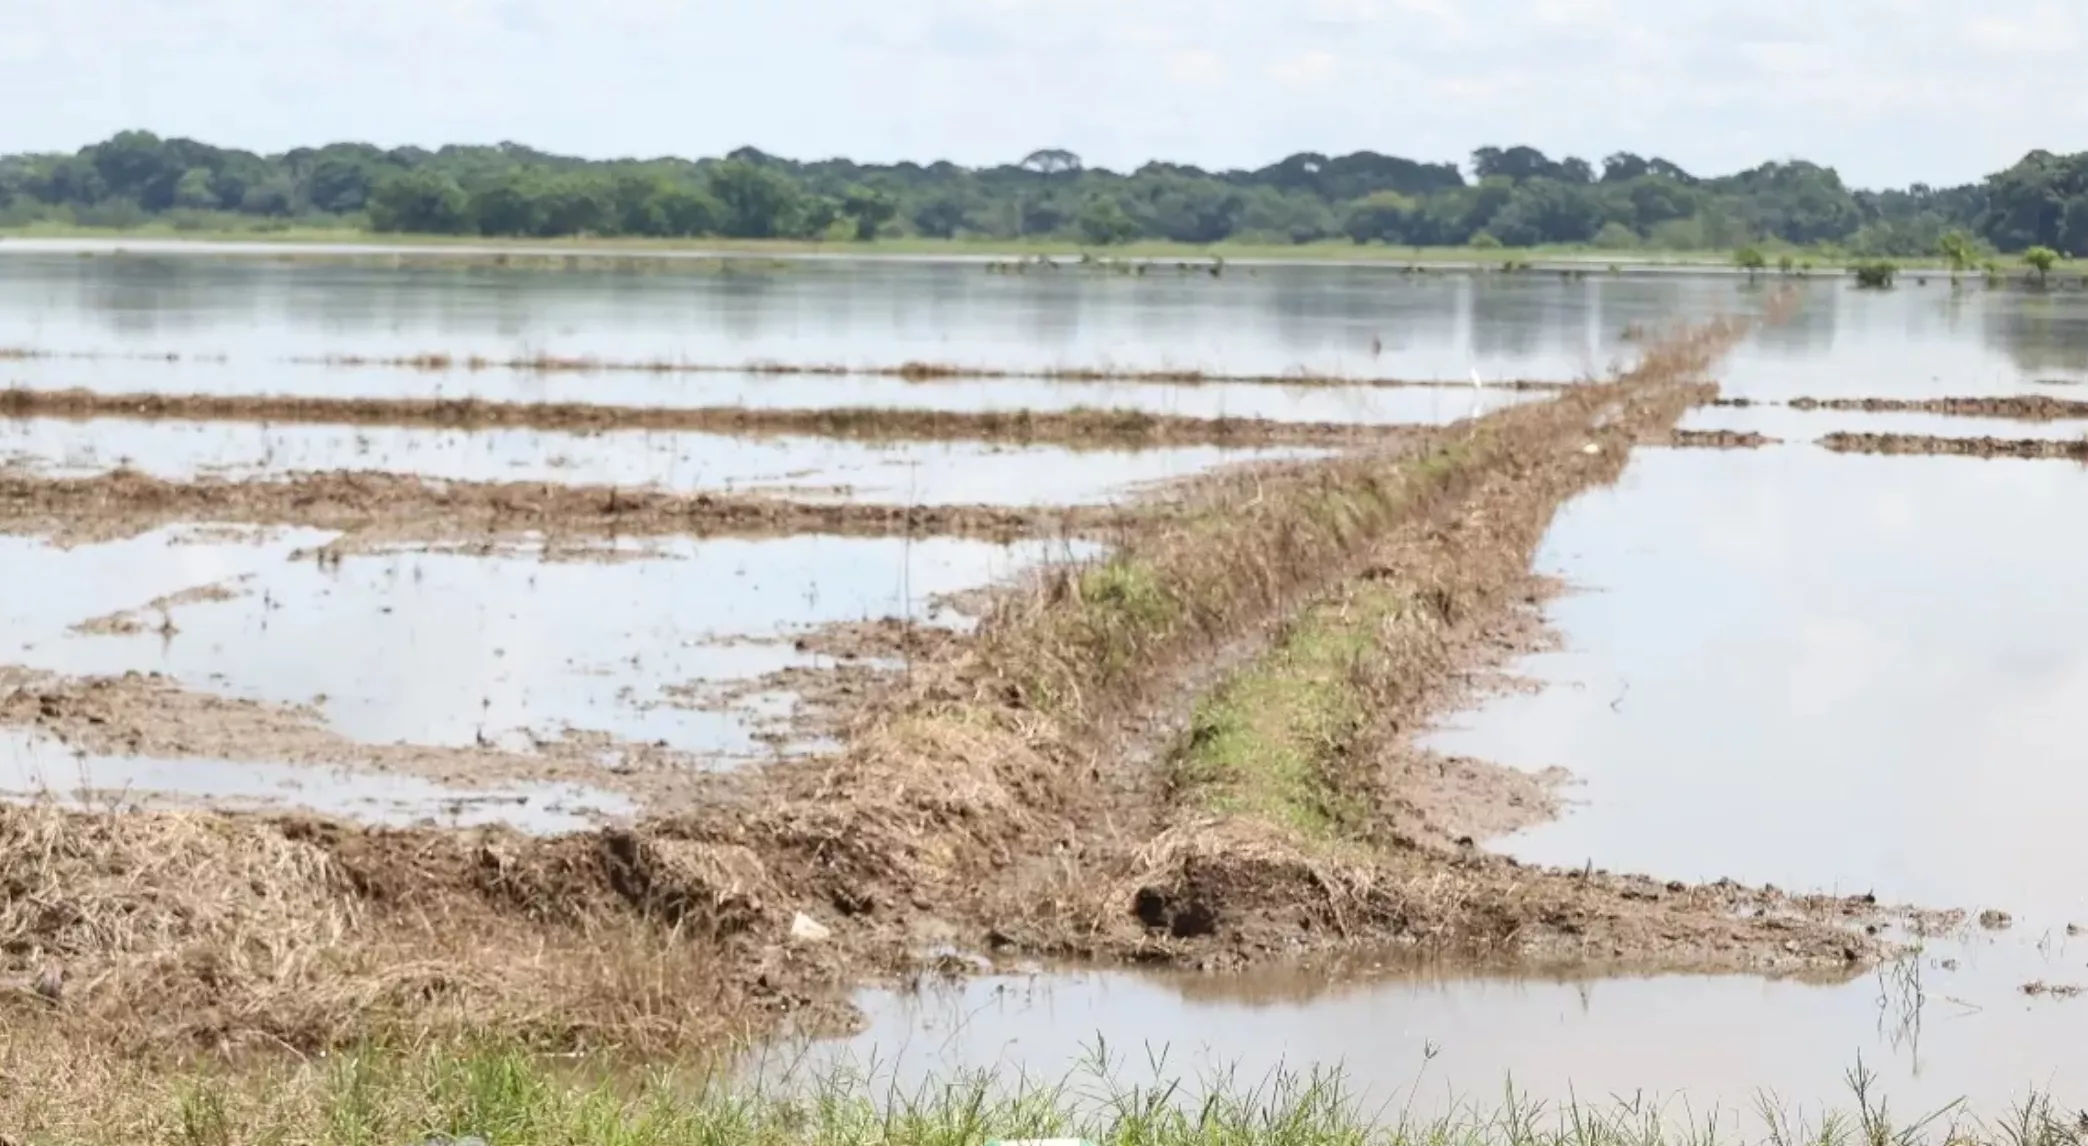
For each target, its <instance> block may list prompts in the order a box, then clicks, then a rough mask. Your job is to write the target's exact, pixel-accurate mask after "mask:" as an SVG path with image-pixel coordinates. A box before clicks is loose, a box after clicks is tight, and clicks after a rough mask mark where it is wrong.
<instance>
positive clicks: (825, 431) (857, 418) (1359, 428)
mask: <svg viewBox="0 0 2088 1146" xmlns="http://www.w3.org/2000/svg"><path fill="white" fill-rule="evenodd" d="M0 415H5V416H7V417H12V418H71V419H89V418H92V419H105V420H106V419H130V420H139V421H183V422H201V423H206V424H210V425H213V426H218V425H222V424H223V423H236V422H263V423H271V424H273V423H301V424H308V425H326V426H381V427H406V426H419V427H428V428H433V429H453V430H495V429H505V430H525V429H526V430H547V431H561V432H564V433H569V434H607V435H612V436H616V435H622V436H623V437H622V440H625V441H629V440H630V439H631V437H632V436H634V435H635V432H637V431H651V432H653V433H655V434H660V433H663V432H678V433H683V434H688V435H692V436H693V435H696V434H704V435H712V436H717V435H738V436H761V435H769V436H774V435H796V436H799V437H812V436H816V437H822V438H841V439H850V440H862V441H872V442H889V441H906V440H914V441H940V440H948V439H978V440H982V441H1005V442H1012V443H1017V444H1029V443H1036V442H1049V443H1054V444H1062V445H1066V446H1069V447H1076V448H1082V449H1101V448H1110V447H1117V448H1121V447H1125V446H1160V445H1183V444H1187V445H1219V446H1236V447H1246V446H1256V445H1354V444H1359V443H1366V442H1371V441H1373V440H1377V439H1380V438H1382V436H1383V435H1384V434H1386V433H1387V432H1388V431H1384V430H1380V429H1376V428H1373V427H1371V426H1369V425H1361V424H1358V423H1356V422H1353V421H1336V422H1305V421H1295V420H1277V419H1271V418H1254V417H1224V416H1219V417H1195V416H1189V415H1179V414H1154V413H1147V412H1145V411H1142V410H1138V409H1135V408H1133V409H1071V410H1033V409H1022V410H1013V411H1000V410H979V411H964V410H909V409H899V408H888V407H877V406H860V407H853V408H836V407H822V408H819V409H802V410H798V409H762V408H754V407H748V406H744V405H735V406H717V407H701V406H690V407H672V406H606V405H597V404H591V403H584V402H519V401H516V402H496V401H488V400H486V399H483V398H469V397H467V398H425V397H420V398H411V397H393V398H373V397H341V396H331V395H326V396H321V395H295V394H278V395H256V396H237V395H223V394H167V393H151V392H147V393H137V394H109V393H102V392H98V391H94V390H81V389H74V390H29V389H23V388H19V387H17V388H13V389H7V390H0ZM101 424H102V425H103V426H104V427H106V426H107V425H108V424H109V423H108V422H106V421H104V422H103V423H101ZM1391 432H1396V431H1391ZM698 440H706V441H707V440H712V439H698Z"/></svg>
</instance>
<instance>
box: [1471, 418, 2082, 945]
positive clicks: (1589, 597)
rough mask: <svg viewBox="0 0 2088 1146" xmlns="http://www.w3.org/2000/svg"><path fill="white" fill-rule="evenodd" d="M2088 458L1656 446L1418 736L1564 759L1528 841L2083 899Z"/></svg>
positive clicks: (1557, 857)
mask: <svg viewBox="0 0 2088 1146" xmlns="http://www.w3.org/2000/svg"><path fill="white" fill-rule="evenodd" d="M2084 518H2088V471H2083V470H2082V469H2080V468H2079V467H2074V466H2067V465H2060V464H2053V463H2048V462H2029V461H2014V460H1980V459H1969V458H1925V457H1924V458H1897V457H1888V458H1879V457H1857V456H1842V455H1836V454H1833V453H1829V452H1827V451H1825V450H1819V449H1813V448H1809V447H1793V448H1784V449H1765V450H1759V451H1745V450H1737V451H1704V450H1680V451H1663V450H1651V451H1644V452H1642V453H1641V454H1639V455H1638V456H1636V457H1635V458H1634V460H1633V462H1632V465H1631V467H1630V469H1629V470H1628V472H1627V473H1626V475H1625V477H1624V480H1623V481H1622V482H1621V483H1620V484H1619V485H1618V486H1616V487H1615V488H1613V489H1609V490H1604V491H1601V492H1598V493H1594V494H1591V495H1589V496H1586V497H1583V498H1581V499H1579V500H1578V501H1576V502H1574V503H1573V504H1572V505H1571V506H1569V507H1568V508H1567V510H1566V511H1565V512H1564V513H1563V514H1562V515H1561V516H1560V518H1559V519H1558V521H1557V522H1556V523H1555V524H1554V527H1553V529H1552V531H1551V534H1550V536H1549V537H1548V538H1547V540H1546V542H1545V546H1544V550H1543V554H1542V557H1541V558H1540V563H1541V565H1542V566H1543V567H1544V568H1546V569H1549V570H1552V571H1555V572H1557V573H1559V574H1561V575H1563V576H1564V577H1565V578H1567V579H1568V580H1569V581H1570V582H1571V583H1573V584H1574V585H1577V586H1582V587H1584V588H1585V590H1586V591H1581V592H1572V593H1569V594H1567V595H1566V596H1564V597H1562V598H1560V599H1558V600H1557V601H1556V602H1554V603H1553V605H1552V606H1551V607H1550V609H1549V610H1548V611H1549V613H1550V615H1551V617H1552V618H1553V620H1554V621H1555V622H1556V624H1557V625H1558V627H1559V628H1560V630H1561V631H1562V632H1563V634H1564V638H1565V650H1564V651H1562V652H1557V653H1551V654H1545V655H1542V656H1539V657H1535V658H1532V659H1530V660H1529V661H1527V662H1526V663H1524V664H1522V665H1520V666H1518V668H1519V671H1523V672H1527V673H1528V674H1529V675H1531V676H1534V677H1536V678H1538V679H1539V680H1541V681H1543V682H1545V683H1547V684H1548V685H1550V686H1551V687H1547V688H1545V689H1543V690H1541V691H1536V692H1529V693H1518V694H1515V695H1508V696H1503V697H1500V698H1497V699H1496V700H1494V701H1493V702H1491V703H1489V704H1487V705H1485V706H1484V707H1483V708H1481V709H1480V710H1479V711H1478V712H1476V713H1474V714H1470V715H1467V716H1464V717H1460V718H1458V719H1457V720H1455V721H1454V722H1453V726H1452V727H1451V728H1450V729H1449V730H1448V731H1445V732H1444V733H1442V734H1440V735H1439V736H1438V737H1437V738H1436V746H1438V747H1440V748H1442V749H1444V750H1446V751H1453V752H1457V753H1462V754H1469V755H1475V756H1480V757H1483V758H1486V759H1491V760H1496V761H1500V762H1503V763H1508V764H1512V765H1515V766H1518V767H1525V768H1541V767H1549V766H1554V765H1556V766H1561V767H1564V768H1566V769H1568V770H1569V771H1570V772H1572V773H1573V774H1574V776H1575V778H1576V780H1577V781H1579V787H1578V788H1577V789H1575V790H1574V791H1573V793H1572V794H1573V796H1574V797H1575V798H1576V799H1577V800H1578V801H1579V802H1578V803H1577V804H1576V806H1574V807H1573V808H1572V809H1571V810H1570V811H1569V812H1568V813H1567V814H1566V815H1565V816H1564V817H1563V818H1561V819H1559V820H1556V821H1553V822H1551V823H1547V824H1544V825H1540V826H1538V827H1535V828H1532V829H1530V830H1529V831H1527V832H1525V833H1523V834H1521V835H1519V836H1515V837H1511V838H1510V839H1509V840H1507V841H1504V842H1503V845H1502V846H1504V847H1505V848H1506V849H1507V850H1509V851H1511V852H1513V853H1514V854H1516V855H1519V856H1522V857H1524V858H1527V859H1531V860H1535V861H1539V862H1547V863H1560V864H1574V865H1578V864H1580V863H1582V862H1585V861H1588V860H1590V859H1592V860H1593V862H1594V863H1596V864H1597V865H1598V866H1607V867H1613V868H1623V869H1631V870H1638V871H1651V872H1658V873H1661V874H1663V875H1669V876H1674V877H1678V878H1684V879H1717V878H1720V877H1723V876H1731V877H1733V878H1737V879H1740V880H1742V881H1745V882H1750V883H1760V882H1772V883H1776V884H1778V885H1781V886H1784V887H1796V888H1808V889H1821V890H1839V891H1843V892H1860V891H1865V890H1875V891H1876V892H1877V893H1878V894H1880V895H1881V896H1884V897H1887V898H1891V899H1902V900H1911V901H1915V902H1921V903H1926V904H1931V905H1939V906H1964V907H1972V908H1978V907H1985V906H2001V907H2005V908H2007V909H2009V910H2011V911H2013V912H2015V913H2016V915H2017V916H2018V917H2019V918H2025V917H2027V918H2030V919H2034V920H2036V921H2038V925H2039V926H2046V927H2050V926H2058V925H2060V924H2063V923H2066V922H2071V921H2080V920H2084V919H2088V843H2084V839H2088V837H2083V835H2082V833H2081V832H2080V830H2079V810H2080V809H2081V808H2082V807H2084V806H2088V748H2084V747H2083V745H2082V741H2081V738H2080V737H2079V736H2078V735H2077V730H2078V724H2079V720H2078V718H2079V714H2080V711H2081V705H2082V702H2083V698H2084V697H2088V647H2084V646H2083V645H2082V643H2081V642H2080V641H2079V639H2078V638H2077V634H2078V633H2080V632H2082V631H2084V630H2088V594H2084V593H2082V592H2081V588H2080V578H2079V574H2078V571H2079V570H2080V569H2081V568H2083V567H2084V565H2088V540H2084V539H2083V535H2082V534H2081V533H2080V531H2078V530H2075V529H2071V528H2064V527H2060V525H2059V523H2063V522H2071V521H2079V520H2083V519H2084Z"/></svg>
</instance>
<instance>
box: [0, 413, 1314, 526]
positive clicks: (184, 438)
mask: <svg viewBox="0 0 2088 1146" xmlns="http://www.w3.org/2000/svg"><path fill="white" fill-rule="evenodd" d="M1302 456H1309V451H1300V450H1264V449H1221V448H1217V447H1170V448H1162V449H1150V450H1080V451H1074V450H1067V449H1059V448H1053V447H1042V446H1036V447H1019V448H1018V447H1010V446H996V445H992V444H987V443H979V442H914V443H907V444H904V445H892V446H879V445H869V444H863V443H858V442H848V441H836V440H833V439H829V438H800V437H780V438H743V437H735V436H732V435H726V434H700V433H670V432H657V431H614V432H607V433H598V434H572V433H561V432H548V431H528V430H477V431H457V430H434V429H418V428H401V427H390V426H371V427H341V426H301V425H292V426H264V425H258V424H240V423H188V422H139V421H128V420H120V419H110V420H96V421H88V422H72V421H61V420H55V419H29V420H22V421H0V462H11V463H13V464H16V465H21V466H25V467H28V468H32V469H35V470H38V471H40V472H45V473H50V474H53V475H74V474H93V473H105V472H107V471H108V470H110V469H112V468H114V467H115V466H117V465H119V464H120V465H128V466H130V467H132V468H134V469H137V470H141V471H143V472H145V473H148V474H152V475H153V476H156V477H167V478H188V477H193V476H196V475H199V474H215V475H223V476H230V477H241V478H245V477H263V476H272V475H277V474H282V473H286V472H294V471H332V470H352V471H385V472H392V473H417V474H421V475H423V476H426V477H432V478H442V479H449V480H474V481H509V480H529V481H551V482H561V483H574V484H586V485H621V486H636V485H643V486H658V487H661V488H666V489H672V490H678V491H687V492H699V491H719V492H773V493H777V494H786V495H790V496H794V497H799V498H804V499H822V498H849V499H853V500H860V501H868V502H881V503H892V504H913V505H951V504H964V505H979V504H989V505H1035V504H1053V505H1085V504H1095V503H1100V502H1107V501H1116V500H1121V499H1123V498H1125V497H1127V496H1131V495H1134V494H1135V493H1137V492H1138V491H1139V490H1140V489H1141V488H1143V487H1146V486H1149V485H1151V484H1152V483H1155V482H1163V481H1169V480H1174V479H1180V478H1186V477H1190V476H1193V475H1195V474H1197V473H1201V472H1204V471H1207V470H1210V469H1213V468H1215V467H1218V466H1223V465H1231V464H1238V463H1243V462H1252V461H1270V460H1275V459H1279V458H1295V457H1302Z"/></svg>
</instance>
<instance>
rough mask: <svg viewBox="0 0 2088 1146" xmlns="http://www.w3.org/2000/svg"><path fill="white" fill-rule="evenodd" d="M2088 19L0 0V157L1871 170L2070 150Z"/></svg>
mask: <svg viewBox="0 0 2088 1146" xmlns="http://www.w3.org/2000/svg"><path fill="white" fill-rule="evenodd" d="M2084 27H2088V10H2084V9H2082V6H2081V5H2079V4H2077V3H2072V4H2069V3H2064V2H2053V0H2027V2H2021V3H2014V4H2007V5H2002V4H1993V3H1990V2H1987V0H874V2H872V3H860V2H857V0H683V2H677V0H586V2H585V3H576V2H574V0H359V2H357V3H346V4H343V3H330V4H299V3H293V2H292V0H181V2H180V3H175V2H174V0H0V101H4V102H0V106H5V107H7V108H10V109H11V112H10V114H9V115H8V116H7V117H5V121H4V123H0V151H6V152H12V151H28V150H65V151H70V150H72V149H75V148H77V147H79V146H81V145H82V144H84V143H87V142H90V141H93V140H96V139H101V138H105V137H107V136H108V135H110V134H112V133H114V132H115V131H118V130H121V129H125V128H131V127H140V128H145V129H148V130H152V131H155V132H158V133H159V134H162V135H186V136H191V137H194V138H198V139H203V140H206V141H208V142H212V143H217V144H221V145H224V146H236V147H245V148H249V149H252V150H257V151H281V150H284V149H287V148H290V147H295V146H301V145H310V144H315V143H320V142H327V141H334V140H342V139H356V140H367V141H370V142H375V143H379V144H383V145H387V146H390V145H399V144H408V143H411V144H419V145H422V146H435V145H440V144H443V143H451V142H471V143H490V142H498V141H501V140H514V141H517V142H522V143H527V144H530V145H532V146H536V147H540V148H544V149H546V150H551V151H559V152H565V153H571V154H579V155H586V156H592V157H609V156H624V155H646V156H649V155H662V154H673V155H685V156H693V155H715V154H721V153H723V152H725V151H729V150H731V149H732V148H735V147H739V146H742V145H752V146H755V147H759V148H761V149H762V150H764V151H767V152H770V153H772V154H777V155H786V156H791V157H793V158H800V159H813V158H825V157H830V156H846V157H848V158H853V159H859V160H865V161H877V162H889V161H894V160H899V159H914V160H920V161H923V162H927V161H933V160H936V159H950V160H953V161H956V162H958V163H963V164H967V165H978V164H991V163H1000V162H1012V161H1015V160H1018V159H1020V158H1021V157H1022V156H1023V155H1025V154H1027V153H1029V152H1030V151H1032V150H1035V149H1037V148H1040V147H1064V148H1067V149H1069V150H1072V151H1074V152H1076V153H1078V154H1080V155H1081V156H1082V157H1083V158H1084V159H1085V160H1086V161H1087V162H1088V163H1089V164H1090V165H1098V166H1108V167H1113V168H1118V169H1128V168H1131V167H1135V166H1137V165H1138V164H1140V163H1143V162H1145V161H1147V160H1149V159H1155V158H1159V159H1165V160H1168V161H1172V162H1183V163H1194V164H1197V165H1199V166H1204V167H1211V168H1223V167H1240V166H1246V167H1252V166H1259V165H1261V164H1264V163H1268V162H1273V161H1274V160H1277V159H1280V158H1282V157H1283V156H1285V155H1288V154H1291V153H1294V152H1299V151H1320V152H1325V153H1329V154H1338V153H1343V152H1348V151H1353V150H1358V149H1365V148H1367V149H1371V150H1375V151H1381V152H1386V153H1389V154H1395V155H1404V156H1409V157H1412V158H1416V159H1426V160H1455V161H1460V162H1462V161H1464V160H1465V159H1466V157H1467V156H1469V154H1470V153H1471V151H1472V149H1474V148H1475V147H1479V146H1483V145H1488V144H1493V145H1500V146H1508V145H1513V144H1518V143H1527V144H1530V145H1532V146H1536V147H1539V148H1541V149H1543V150H1545V151H1547V152H1549V153H1551V154H1553V155H1554V156H1558V155H1568V154H1570V155H1580V156H1583V157H1585V158H1588V159H1590V160H1595V161H1599V160H1600V159H1601V157H1602V156H1604V155H1607V154H1609V153H1611V152H1614V151H1619V150H1628V151H1634V152H1638V153H1640V154H1643V155H1649V156H1650V155H1660V156H1665V157H1667V158H1669V159H1672V160H1674V161H1676V162H1678V163H1680V164H1682V165H1683V166H1684V167H1686V168H1689V169H1690V170H1692V171H1696V172H1698V173H1701V174H1717V173H1721V172H1726V171H1731V170H1736V169H1739V168H1742V167H1748V166H1752V165H1754V164H1756V163H1760V162H1763V161H1765V160H1771V159H1790V158H1805V159H1811V160H1814V161H1816V162H1820V163H1825V164H1829V165H1832V166H1835V167H1837V168H1839V169H1840V170H1841V171H1842V173H1843V175H1844V177H1845V178H1847V179H1849V180H1850V181H1851V182H1853V183H1856V184H1858V185H1863V186H1884V185H1893V186H1901V185H1905V184H1907V183H1911V182H1928V183H1932V184H1937V185H1944V184H1952V183H1961V182H1966V181H1969V180H1974V179H1977V178H1979V177H1981V176H1983V175H1985V174H1987V173H1988V172H1991V171H1994V170H1997V169H1999V168H2001V167H2005V166H2007V165H2009V164H2011V163H2013V162H2014V161H2015V160H2017V159H2019V158H2020V157H2021V156H2022V155H2023V154H2024V153H2025V152H2027V151H2029V150H2031V149H2033V148H2037V147H2043V148H2047V149H2049V150H2053V151H2074V150H2080V149H2084V148H2088V98H2083V97H2084V96H2088V74H2084V73H2082V72H2081V71H2080V69H2079V67H2078V63H2077V59H2078V53H2079V50H2080V49H2081V47H2082V35H2083V30H2084Z"/></svg>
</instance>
